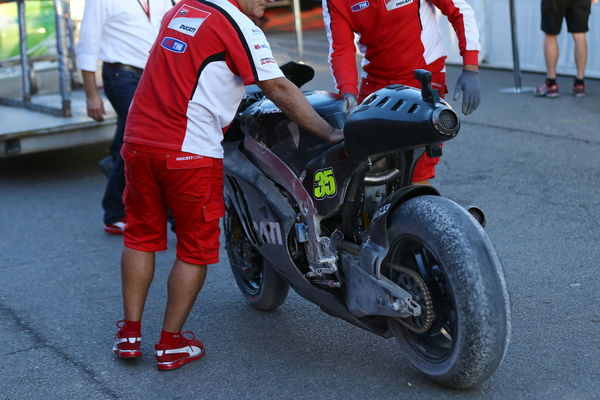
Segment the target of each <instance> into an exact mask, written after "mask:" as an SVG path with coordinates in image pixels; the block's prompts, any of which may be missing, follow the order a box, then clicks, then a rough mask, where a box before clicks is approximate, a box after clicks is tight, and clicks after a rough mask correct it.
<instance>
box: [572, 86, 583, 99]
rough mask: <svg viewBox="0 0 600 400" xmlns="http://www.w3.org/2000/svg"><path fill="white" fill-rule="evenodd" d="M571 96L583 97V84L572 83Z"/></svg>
mask: <svg viewBox="0 0 600 400" xmlns="http://www.w3.org/2000/svg"><path fill="white" fill-rule="evenodd" d="M573 96H575V97H584V96H585V85H582V84H579V85H577V84H574V85H573Z"/></svg>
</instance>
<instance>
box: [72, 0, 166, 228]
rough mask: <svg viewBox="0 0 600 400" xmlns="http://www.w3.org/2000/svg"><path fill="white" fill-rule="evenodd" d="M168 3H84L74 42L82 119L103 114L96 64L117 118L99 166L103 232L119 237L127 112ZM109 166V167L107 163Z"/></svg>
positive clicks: (133, 0) (101, 117) (122, 221)
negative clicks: (103, 183) (83, 100)
mask: <svg viewBox="0 0 600 400" xmlns="http://www.w3.org/2000/svg"><path fill="white" fill-rule="evenodd" d="M173 4H174V3H173V2H172V1H171V0H124V1H123V0H102V1H100V0H86V2H85V8H84V11H83V19H82V21H81V30H80V33H79V40H78V42H77V64H78V66H79V68H80V69H81V73H82V76H83V85H84V89H85V97H86V105H87V115H88V116H89V117H91V118H93V119H94V120H96V121H98V122H100V121H103V120H104V115H105V114H106V112H105V110H104V104H103V103H102V98H101V97H100V94H99V93H98V88H97V86H96V69H97V66H98V60H101V61H103V64H102V82H103V85H104V93H105V94H106V97H107V98H108V101H109V102H110V104H111V105H112V107H113V109H114V110H115V112H116V113H117V128H116V131H115V135H114V138H113V141H112V144H111V146H110V156H109V157H107V158H105V159H103V160H102V161H101V162H100V166H101V168H102V169H103V171H104V172H105V173H106V174H107V177H108V182H107V184H106V188H105V190H104V196H103V198H102V208H103V209H104V218H103V219H104V231H105V232H107V233H110V234H122V233H123V228H124V226H125V209H124V208H123V201H122V197H123V189H124V188H125V176H124V172H123V160H122V159H121V156H120V153H119V152H120V151H121V146H122V145H123V132H124V130H125V120H126V119H127V111H128V110H129V105H130V104H131V99H132V98H133V94H134V93H135V89H136V88H137V85H138V82H139V80H140V77H141V76H142V71H143V69H144V67H145V65H146V61H147V59H148V53H149V51H150V47H152V43H154V39H156V35H157V34H158V29H159V28H160V21H161V19H162V17H163V15H164V14H165V13H166V12H167V10H169V9H170V8H171V7H172V6H173ZM107 161H108V162H107Z"/></svg>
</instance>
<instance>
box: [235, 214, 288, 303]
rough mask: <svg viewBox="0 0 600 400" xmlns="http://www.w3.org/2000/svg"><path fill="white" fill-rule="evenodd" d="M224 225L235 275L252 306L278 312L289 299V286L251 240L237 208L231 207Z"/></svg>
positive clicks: (239, 286)
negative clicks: (247, 235)
mask: <svg viewBox="0 0 600 400" xmlns="http://www.w3.org/2000/svg"><path fill="white" fill-rule="evenodd" d="M223 225H224V227H225V239H226V248H227V255H228V256H229V264H230V266H231V271H232V273H233V277H234V278H235V282H236V284H237V286H238V288H239V289H240V291H241V292H242V294H243V295H244V297H245V298H246V300H247V301H248V304H249V305H250V306H251V307H253V308H255V309H257V310H261V311H273V310H275V309H277V308H278V307H279V306H280V305H281V304H283V302H284V301H285V299H286V298H287V294H288V291H289V284H288V283H287V282H286V281H285V280H284V279H283V278H281V276H279V274H278V273H277V272H276V271H275V269H274V268H273V266H272V265H271V263H270V262H269V261H268V260H267V259H266V258H264V257H263V256H262V255H261V254H260V253H259V251H258V250H257V249H256V248H255V247H254V246H253V245H252V243H251V242H250V240H248V238H247V237H246V234H245V232H244V228H243V227H242V224H241V221H240V219H239V217H238V215H237V213H236V211H235V208H233V207H227V213H226V214H225V219H224V221H223Z"/></svg>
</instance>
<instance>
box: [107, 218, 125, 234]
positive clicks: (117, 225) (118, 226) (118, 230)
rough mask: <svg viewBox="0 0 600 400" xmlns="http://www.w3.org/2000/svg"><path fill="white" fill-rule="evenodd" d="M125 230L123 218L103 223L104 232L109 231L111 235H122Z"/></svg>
mask: <svg viewBox="0 0 600 400" xmlns="http://www.w3.org/2000/svg"><path fill="white" fill-rule="evenodd" d="M124 231H125V220H124V219H122V220H120V221H117V222H114V223H112V224H106V225H104V232H106V233H110V234H111V235H122V234H123V232H124Z"/></svg>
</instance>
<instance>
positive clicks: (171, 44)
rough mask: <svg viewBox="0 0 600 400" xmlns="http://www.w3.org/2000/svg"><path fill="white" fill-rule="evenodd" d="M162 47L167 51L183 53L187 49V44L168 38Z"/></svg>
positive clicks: (164, 40) (162, 43)
mask: <svg viewBox="0 0 600 400" xmlns="http://www.w3.org/2000/svg"><path fill="white" fill-rule="evenodd" d="M160 45H161V46H162V47H164V48H165V49H167V50H169V51H172V52H173V53H180V54H181V53H183V52H184V51H185V49H186V48H187V44H186V43H184V42H182V41H181V40H177V39H174V38H170V37H166V38H164V39H163V41H162V42H161V43H160Z"/></svg>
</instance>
